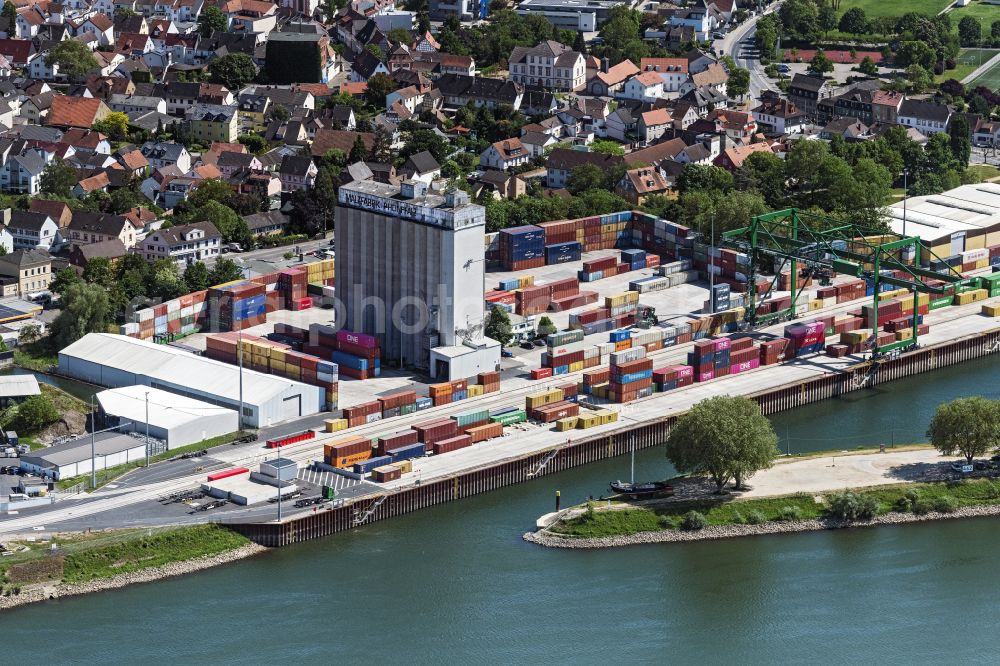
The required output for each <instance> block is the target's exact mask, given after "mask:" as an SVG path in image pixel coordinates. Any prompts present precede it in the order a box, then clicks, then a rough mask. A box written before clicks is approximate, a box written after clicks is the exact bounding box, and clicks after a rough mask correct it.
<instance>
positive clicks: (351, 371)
mask: <svg viewBox="0 0 1000 666" xmlns="http://www.w3.org/2000/svg"><path fill="white" fill-rule="evenodd" d="M381 356H382V352H381V350H380V348H379V342H378V338H376V337H375V336H373V335H365V334H364V333H354V332H352V331H337V333H336V351H333V352H332V353H331V358H332V360H334V361H335V362H336V363H337V365H339V366H340V368H341V371H340V372H341V374H343V375H345V376H347V377H351V378H353V379H369V378H371V377H378V376H379V375H380V374H381V367H382V361H381Z"/></svg>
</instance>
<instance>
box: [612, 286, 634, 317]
mask: <svg viewBox="0 0 1000 666" xmlns="http://www.w3.org/2000/svg"><path fill="white" fill-rule="evenodd" d="M635 295H636V296H638V295H639V292H635ZM630 312H635V303H628V304H626V305H619V306H618V307H617V308H611V316H612V317H617V316H618V315H623V314H629V313H630Z"/></svg>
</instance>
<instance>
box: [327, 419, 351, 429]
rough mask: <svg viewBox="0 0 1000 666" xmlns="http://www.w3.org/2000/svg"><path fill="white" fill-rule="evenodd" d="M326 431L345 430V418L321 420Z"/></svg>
mask: <svg viewBox="0 0 1000 666" xmlns="http://www.w3.org/2000/svg"><path fill="white" fill-rule="evenodd" d="M323 426H324V429H325V430H326V432H339V431H341V430H347V419H327V420H325V421H323Z"/></svg>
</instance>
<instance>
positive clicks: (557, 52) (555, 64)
mask: <svg viewBox="0 0 1000 666" xmlns="http://www.w3.org/2000/svg"><path fill="white" fill-rule="evenodd" d="M508 63H509V65H508V71H509V72H510V74H509V76H510V80H511V81H514V82H515V83H520V84H523V85H533V86H539V87H542V88H546V89H549V90H558V91H562V92H572V91H575V90H582V89H583V87H584V84H585V83H586V75H587V65H586V62H585V61H584V58H583V54H582V53H579V52H578V51H574V50H572V49H571V48H569V47H568V46H565V45H563V44H560V43H559V42H556V41H553V40H551V39H549V40H546V41H544V42H542V43H540V44H538V45H537V46H534V47H532V48H525V47H523V46H518V47H515V48H514V50H513V51H511V53H510V58H509V59H508Z"/></svg>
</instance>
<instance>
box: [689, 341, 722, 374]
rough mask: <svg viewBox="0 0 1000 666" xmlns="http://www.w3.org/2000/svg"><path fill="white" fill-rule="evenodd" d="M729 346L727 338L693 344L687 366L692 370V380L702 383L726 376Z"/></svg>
mask: <svg viewBox="0 0 1000 666" xmlns="http://www.w3.org/2000/svg"><path fill="white" fill-rule="evenodd" d="M731 345H732V341H731V340H730V339H729V338H711V339H705V340H698V341H697V342H695V343H694V349H693V350H692V351H691V352H689V353H688V365H690V366H691V367H692V368H694V380H695V381H696V382H704V381H708V380H710V379H714V378H715V377H722V376H725V375H728V374H729V362H730V347H731Z"/></svg>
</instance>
